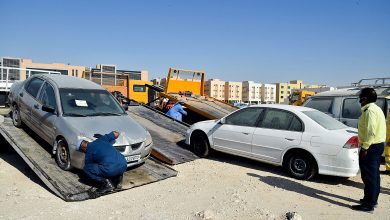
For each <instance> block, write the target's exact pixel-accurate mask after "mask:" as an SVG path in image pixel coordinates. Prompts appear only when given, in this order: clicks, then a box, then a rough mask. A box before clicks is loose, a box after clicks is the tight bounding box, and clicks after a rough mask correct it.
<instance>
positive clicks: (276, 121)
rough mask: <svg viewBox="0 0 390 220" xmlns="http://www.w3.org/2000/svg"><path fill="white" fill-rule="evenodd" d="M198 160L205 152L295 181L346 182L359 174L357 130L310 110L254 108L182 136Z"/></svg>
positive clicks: (193, 128) (201, 125)
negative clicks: (282, 172)
mask: <svg viewBox="0 0 390 220" xmlns="http://www.w3.org/2000/svg"><path fill="white" fill-rule="evenodd" d="M186 143H187V144H188V145H191V147H192V149H193V151H194V152H195V153H196V154H197V155H198V156H200V157H207V156H208V155H209V152H210V149H214V150H217V151H222V152H225V153H229V154H234V155H239V156H242V157H247V158H251V159H254V160H258V161H262V162H266V163H271V164H275V165H279V166H283V167H285V168H286V169H287V170H288V172H289V173H290V175H291V176H293V177H295V178H297V179H310V178H312V177H313V176H314V175H316V174H317V173H319V174H324V175H333V176H343V177H352V176H356V174H357V172H358V170H359V162H358V149H359V140H358V137H357V129H355V128H351V127H347V126H345V125H344V124H342V123H341V122H339V121H337V120H336V119H334V118H332V117H330V116H328V115H326V114H325V113H322V112H320V111H317V110H315V109H311V108H305V107H299V106H290V105H278V104H267V105H255V106H250V107H247V108H243V109H239V110H237V111H235V112H233V113H231V114H229V115H227V116H226V117H224V118H222V119H220V120H209V121H202V122H198V123H196V124H194V125H192V126H191V127H190V128H189V129H188V130H187V135H186Z"/></svg>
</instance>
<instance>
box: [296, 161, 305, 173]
mask: <svg viewBox="0 0 390 220" xmlns="http://www.w3.org/2000/svg"><path fill="white" fill-rule="evenodd" d="M293 168H294V170H295V171H296V172H297V173H304V172H305V171H306V169H307V164H306V162H305V161H304V160H303V159H301V158H296V159H295V160H294V161H293Z"/></svg>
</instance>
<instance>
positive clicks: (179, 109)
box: [167, 102, 187, 121]
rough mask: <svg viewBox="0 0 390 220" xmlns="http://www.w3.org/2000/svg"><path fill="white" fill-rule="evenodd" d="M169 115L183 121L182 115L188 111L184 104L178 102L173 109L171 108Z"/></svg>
mask: <svg viewBox="0 0 390 220" xmlns="http://www.w3.org/2000/svg"><path fill="white" fill-rule="evenodd" d="M167 115H168V116H170V117H172V118H174V119H176V120H178V121H182V117H183V116H182V115H187V112H186V111H185V110H184V109H183V106H182V105H181V104H180V103H179V102H177V103H176V104H175V105H174V106H173V107H172V108H171V109H169V111H168V112H167Z"/></svg>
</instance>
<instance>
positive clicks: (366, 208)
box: [351, 205, 374, 213]
mask: <svg viewBox="0 0 390 220" xmlns="http://www.w3.org/2000/svg"><path fill="white" fill-rule="evenodd" d="M351 208H352V209H353V210H356V211H362V212H370V213H372V212H373V211H374V207H369V206H366V205H353V206H352V207H351Z"/></svg>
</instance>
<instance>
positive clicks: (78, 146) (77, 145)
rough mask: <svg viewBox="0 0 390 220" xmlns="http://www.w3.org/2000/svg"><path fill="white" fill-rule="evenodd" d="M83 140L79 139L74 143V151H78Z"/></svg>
mask: <svg viewBox="0 0 390 220" xmlns="http://www.w3.org/2000/svg"><path fill="white" fill-rule="evenodd" d="M83 141H84V139H82V138H80V139H78V140H77V142H76V150H80V145H81V143H83Z"/></svg>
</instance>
